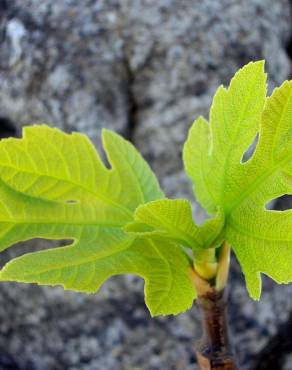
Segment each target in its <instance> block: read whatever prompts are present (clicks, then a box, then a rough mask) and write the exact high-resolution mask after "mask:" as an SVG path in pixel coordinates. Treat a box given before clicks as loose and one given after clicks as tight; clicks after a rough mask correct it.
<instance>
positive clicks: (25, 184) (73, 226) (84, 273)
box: [0, 126, 195, 315]
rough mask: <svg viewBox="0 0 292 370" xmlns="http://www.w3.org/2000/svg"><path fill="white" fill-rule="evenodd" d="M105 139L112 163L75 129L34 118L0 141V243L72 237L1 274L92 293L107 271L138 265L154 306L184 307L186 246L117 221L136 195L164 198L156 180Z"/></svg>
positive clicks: (126, 146) (187, 297)
mask: <svg viewBox="0 0 292 370" xmlns="http://www.w3.org/2000/svg"><path fill="white" fill-rule="evenodd" d="M103 146H104V149H105V152H106V154H107V157H108V161H109V163H110V165H111V168H110V169H109V168H107V167H105V165H104V164H103V162H102V161H101V159H100V157H99V156H98V154H97V152H96V151H95V149H94V147H93V145H92V144H91V142H90V141H89V140H88V139H87V138H86V137H85V136H84V135H81V134H78V133H74V134H71V135H67V134H64V133H62V132H61V131H59V130H57V129H52V128H49V127H47V126H31V127H26V128H24V134H23V139H21V140H19V139H6V140H2V141H1V142H0V178H1V180H0V250H4V249H6V248H8V247H10V246H11V245H13V244H15V243H17V242H19V241H25V240H30V239H32V238H46V239H57V240H58V239H59V240H65V239H71V240H73V242H72V244H71V245H69V246H64V247H59V248H54V249H49V250H44V251H40V252H36V253H29V254H25V255H23V256H21V257H18V258H15V259H14V260H12V261H10V262H9V263H8V264H6V265H5V266H4V268H3V269H2V271H1V272H0V279H1V280H2V281H18V282H26V283H38V284H48V285H57V284H60V285H63V286H64V288H66V289H73V290H75V291H81V292H87V293H93V292H96V291H97V290H98V288H99V287H100V286H101V285H102V284H103V283H104V282H105V281H106V280H107V279H108V278H110V277H111V276H113V275H117V274H125V273H129V274H136V275H138V276H141V277H142V278H144V279H145V300H146V304H147V306H148V308H149V310H150V312H151V314H152V315H158V314H177V313H179V312H182V311H185V310H186V309H188V308H189V307H190V306H191V305H192V302H193V299H194V298H195V291H194V288H193V286H192V284H191V282H190V279H189V277H188V272H189V269H190V262H189V258H188V257H187V256H186V254H185V253H184V251H183V250H182V248H181V247H180V246H179V245H177V244H176V243H175V242H173V243H171V242H168V241H166V240H164V239H163V238H159V237H158V236H157V237H152V238H151V239H150V238H145V237H143V236H136V235H133V234H129V233H126V232H125V231H124V230H123V228H124V227H125V225H126V224H127V223H129V222H131V221H133V213H134V211H135V209H136V208H137V206H138V205H141V204H144V203H146V202H149V201H154V200H156V199H160V198H163V193H162V191H161V190H160V188H159V185H158V183H157V180H156V179H155V177H154V175H153V173H152V172H151V170H150V168H149V166H148V165H147V164H146V163H145V161H144V160H143V159H142V157H141V156H140V155H139V154H138V152H137V151H136V150H135V149H134V147H133V146H132V145H131V144H130V143H129V142H127V141H126V140H124V139H122V138H121V137H120V136H118V135H117V134H114V133H113V132H110V131H104V132H103Z"/></svg>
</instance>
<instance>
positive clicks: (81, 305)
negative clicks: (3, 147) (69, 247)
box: [0, 0, 292, 370]
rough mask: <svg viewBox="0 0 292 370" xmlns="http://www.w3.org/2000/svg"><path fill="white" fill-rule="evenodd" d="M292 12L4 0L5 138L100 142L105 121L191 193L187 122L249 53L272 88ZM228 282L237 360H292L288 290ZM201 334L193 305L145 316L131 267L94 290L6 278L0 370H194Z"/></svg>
mask: <svg viewBox="0 0 292 370" xmlns="http://www.w3.org/2000/svg"><path fill="white" fill-rule="evenodd" d="M291 11H292V3H291V2H290V1H288V0H277V1H275V0H58V1H53V0H42V1H39V0H0V136H1V137H7V136H18V135H20V132H21V127H22V126H23V125H26V124H31V123H47V124H49V125H52V126H58V127H61V128H62V129H64V130H66V131H71V130H75V131H80V132H84V133H86V134H88V135H89V136H90V138H91V139H92V140H93V141H94V142H95V144H97V145H98V143H99V137H100V130H101V128H102V127H107V128H111V129H114V130H116V131H118V132H119V133H121V134H123V135H124V136H125V137H127V138H128V139H130V140H131V141H132V142H133V143H135V145H136V146H137V147H138V148H139V149H140V151H142V153H143V155H144V156H145V158H146V159H147V160H148V161H149V162H150V164H151V166H152V168H153V169H154V171H155V172H156V174H157V175H158V177H159V180H160V182H161V184H162V186H163V188H164V190H165V191H166V193H167V194H168V195H169V196H176V197H182V196H190V197H192V194H191V190H190V183H189V182H188V180H187V178H186V176H185V175H184V174H183V172H182V162H181V150H182V143H183V142H184V140H185V138H186V134H187V131H188V129H189V127H190V125H191V124H192V121H193V120H194V118H195V117H197V116H198V115H199V114H203V115H205V116H207V112H208V109H209V106H210V103H211V99H212V95H213V93H214V91H215V89H216V88H217V87H218V86H219V85H220V84H222V83H223V84H227V83H228V81H229V79H230V78H231V76H232V75H233V73H234V72H235V71H236V70H237V69H238V68H239V67H240V66H242V65H243V64H245V63H247V62H249V61H250V60H257V59H262V58H264V59H266V68H267V71H268V73H269V78H270V80H269V86H270V89H272V88H273V87H275V86H276V85H279V84H280V83H281V82H282V81H283V80H285V79H288V78H290V77H291V65H292V64H291V54H292V48H291V40H292V24H291ZM288 202H289V198H286V199H282V200H280V201H279V202H278V205H276V206H278V207H281V208H287V207H288V208H289V207H290V205H289V203H288ZM194 205H195V208H196V209H197V212H196V213H197V218H198V219H201V218H202V211H201V210H200V208H199V207H198V206H197V205H196V204H195V203H194ZM39 244H40V242H39V241H36V242H33V243H31V244H30V246H27V245H26V246H25V247H24V246H19V247H18V248H17V247H16V248H15V249H13V251H12V250H11V251H9V252H8V253H6V254H4V256H2V260H1V261H2V264H3V263H4V262H5V261H7V259H8V258H10V257H11V256H12V255H14V254H15V253H16V254H17V253H18V254H19V253H23V250H24V249H25V251H27V250H29V248H34V247H36V246H37V245H39ZM41 244H42V245H43V246H48V243H45V242H41ZM230 290H231V298H230V299H231V305H230V325H231V331H232V334H233V341H234V346H235V348H236V350H237V354H238V360H239V363H240V365H241V369H242V370H263V369H265V370H267V369H271V370H281V369H282V370H291V369H292V356H291V353H292V319H291V317H290V319H289V312H290V311H291V310H292V298H291V297H292V287H291V286H290V287H289V286H276V285H275V284H274V283H273V282H272V281H270V280H269V279H264V290H263V296H262V300H261V302H253V301H251V300H250V299H249V298H248V296H247V293H246V290H245V287H244V281H243V277H242V275H241V272H240V269H239V267H238V265H237V262H236V261H235V260H234V261H233V263H232V271H231V278H230ZM289 320H290V321H289ZM199 334H200V327H199V320H198V313H197V311H196V308H194V309H192V310H191V311H190V312H188V313H186V314H183V315H180V316H178V317H164V318H157V319H150V316H149V314H148V312H147V311H146V309H145V306H144V303H143V284H142V282H141V281H140V280H139V279H136V278H134V277H121V278H114V279H112V280H110V281H109V282H108V283H107V284H106V285H105V286H104V287H103V289H102V292H101V293H100V294H99V295H93V296H83V295H80V294H75V293H72V292H63V290H62V289H60V288H45V287H37V286H26V285H17V284H1V286H0V370H2V369H3V370H6V369H14V370H63V369H66V370H67V369H68V370H165V369H168V370H196V369H197V367H196V363H195V357H194V338H195V337H197V336H198V335H199ZM289 354H290V355H289Z"/></svg>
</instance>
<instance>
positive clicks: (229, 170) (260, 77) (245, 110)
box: [184, 62, 266, 213]
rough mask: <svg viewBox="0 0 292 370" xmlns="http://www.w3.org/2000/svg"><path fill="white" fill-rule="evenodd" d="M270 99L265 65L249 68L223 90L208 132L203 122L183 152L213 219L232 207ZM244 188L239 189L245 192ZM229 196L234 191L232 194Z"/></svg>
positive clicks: (217, 97)
mask: <svg viewBox="0 0 292 370" xmlns="http://www.w3.org/2000/svg"><path fill="white" fill-rule="evenodd" d="M265 96H266V74H265V73H264V63H263V62H256V63H249V64H248V65H246V66H245V67H244V68H242V69H241V70H239V71H238V72H237V73H236V74H235V76H234V78H233V79H232V80H231V83H230V87H229V88H228V90H227V89H225V88H224V87H223V86H220V87H219V89H218V90H217V92H216V94H215V96H214V100H213V104H212V107H211V112H210V127H209V125H208V123H207V121H206V120H204V119H203V118H201V117H200V118H199V119H198V120H197V121H195V123H194V125H193V127H192V128H191V130H190V133H189V137H188V140H187V141H186V143H185V146H184V163H185V169H186V172H187V174H188V175H189V176H190V178H191V179H192V181H193V183H194V187H195V192H196V194H197V196H198V200H199V201H200V202H201V204H202V206H203V207H204V208H206V209H207V210H208V211H209V212H210V213H215V212H216V210H217V207H218V205H220V206H222V207H223V208H224V207H225V206H226V205H227V204H228V202H229V201H230V198H229V197H232V191H231V190H233V188H234V186H235V185H237V184H236V177H237V176H238V172H239V171H240V170H241V169H240V167H241V159H242V156H243V153H244V152H245V151H246V150H247V149H248V147H249V146H250V144H251V142H252V141H253V139H254V137H255V136H256V133H257V130H258V127H259V123H260V120H261V114H262V110H263V107H264V103H265ZM241 185H242V184H238V186H239V188H240V189H241ZM229 190H230V191H229Z"/></svg>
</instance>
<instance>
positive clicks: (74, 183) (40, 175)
mask: <svg viewBox="0 0 292 370" xmlns="http://www.w3.org/2000/svg"><path fill="white" fill-rule="evenodd" d="M0 166H1V167H4V168H11V169H13V170H15V171H18V172H21V173H27V174H30V175H34V176H39V177H47V178H51V179H54V180H57V181H62V182H65V183H68V184H70V185H73V186H76V187H78V188H80V189H81V190H82V191H85V192H87V193H89V194H91V195H93V197H94V198H96V199H98V200H101V201H103V202H104V203H107V204H110V205H112V206H114V207H115V208H118V209H120V210H121V211H123V212H125V213H126V214H127V215H128V216H129V217H130V218H131V219H133V214H132V212H131V211H130V210H129V209H128V208H126V207H124V206H122V205H120V204H119V203H117V202H115V201H113V200H111V199H109V198H107V197H105V196H104V194H101V193H97V192H94V191H92V190H90V189H88V188H86V187H84V186H83V185H82V184H80V183H76V182H74V181H72V180H69V179H62V178H59V177H57V176H53V175H46V174H42V173H40V172H38V171H35V172H33V171H28V170H24V169H19V168H17V167H16V166H12V165H3V164H0ZM4 181H5V180H4ZM8 181H9V180H8ZM13 188H14V187H13ZM19 191H20V192H21V190H19ZM31 196H33V197H34V198H37V199H46V198H42V197H41V196H39V197H38V196H34V195H31ZM46 200H47V199H46Z"/></svg>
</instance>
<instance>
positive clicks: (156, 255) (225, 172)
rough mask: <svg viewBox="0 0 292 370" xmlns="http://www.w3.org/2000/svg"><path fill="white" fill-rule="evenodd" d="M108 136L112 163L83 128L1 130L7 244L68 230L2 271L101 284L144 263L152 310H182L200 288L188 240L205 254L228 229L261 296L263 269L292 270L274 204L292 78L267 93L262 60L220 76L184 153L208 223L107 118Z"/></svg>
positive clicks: (0, 234)
mask: <svg viewBox="0 0 292 370" xmlns="http://www.w3.org/2000/svg"><path fill="white" fill-rule="evenodd" d="M257 135H258V137H259V140H258V143H257V145H256V149H255V151H254V153H253V155H252V156H251V158H249V159H248V160H247V161H244V160H243V158H244V154H245V153H246V151H247V150H248V148H249V147H250V145H251V143H252V142H253V141H254V139H255V137H256V136H257ZM103 147H104V150H105V153H106V155H107V159H108V162H109V163H110V166H111V167H110V168H107V167H106V166H105V165H104V163H103V162H102V160H101V159H100V157H99V155H98V154H97V152H96V150H95V148H94V147H93V145H92V144H91V142H90V141H89V140H88V139H87V138H86V136H84V135H81V134H78V133H74V134H71V135H67V134H64V133H62V132H61V131H59V130H57V129H52V128H48V127H47V126H31V127H27V128H25V129H24V134H23V139H20V140H19V139H5V140H2V141H1V142H0V250H4V249H6V248H8V247H10V246H11V245H13V244H15V243H17V242H18V241H24V240H30V239H32V238H36V237H38V238H39V237H40V238H46V239H58V240H64V239H71V240H72V244H71V245H69V246H64V247H60V248H54V249H49V250H45V251H41V252H36V253H31V254H25V255H23V256H21V257H18V258H15V259H14V260H12V261H10V262H9V263H8V264H6V265H5V266H4V268H3V269H2V271H1V272H0V280H3V281H5V280H6V281H19V282H29V283H30V282H35V283H38V284H49V285H56V284H61V285H63V286H64V288H66V289H73V290H76V291H82V292H88V293H93V292H95V291H97V290H98V288H99V287H100V286H101V285H102V284H103V283H104V282H105V281H106V280H107V279H108V278H110V277H111V276H113V275H117V274H124V273H130V274H136V275H138V276H141V277H142V278H144V279H145V300H146V304H147V306H148V308H149V310H150V312H151V314H152V315H158V314H177V313H180V312H183V311H185V310H187V309H188V308H189V307H191V305H192V302H193V300H194V298H195V297H196V292H195V290H194V288H193V286H192V283H191V281H190V279H189V272H190V269H191V263H192V261H190V258H189V257H188V255H187V254H186V253H185V250H184V248H185V247H187V248H190V249H192V250H193V252H194V255H195V256H197V255H200V252H202V251H204V249H206V248H217V247H219V246H220V245H221V244H222V241H224V240H226V241H227V242H228V243H229V244H230V245H231V246H232V247H233V250H234V251H235V254H236V256H237V258H238V260H239V262H240V264H241V267H242V270H243V272H244V274H245V278H246V282H247V288H248V291H249V293H250V295H251V297H253V298H254V299H259V297H260V294H261V276H260V275H261V273H264V274H266V275H268V276H270V277H271V278H273V279H274V280H275V281H276V282H278V283H289V282H291V281H292V268H291V266H292V231H291V230H292V228H291V225H292V211H291V210H288V211H282V212H280V211H271V210H267V209H266V204H267V203H268V202H269V201H271V200H272V199H275V198H277V197H279V196H281V195H284V194H292V82H288V81H286V82H284V83H283V85H282V86H281V87H280V88H278V89H275V90H274V92H273V94H272V95H271V96H270V97H269V98H266V75H265V73H264V63H263V62H254V63H249V64H248V65H246V66H245V67H243V68H242V69H241V70H239V71H238V72H237V73H236V74H235V76H234V78H233V79H232V80H231V83H230V86H229V88H228V89H226V88H224V87H222V86H221V87H219V89H218V90H217V92H216V94H215V97H214V100H213V104H212V107H211V111H210V117H209V122H208V121H207V120H206V119H204V118H203V117H199V118H198V119H197V120H196V121H195V122H194V124H193V126H192V127H191V129H190V131H189V135H188V139H187V141H186V143H185V145H184V150H183V159H184V165H185V169H186V172H187V174H188V176H189V177H190V178H191V180H192V182H193V185H194V191H195V194H196V198H197V199H198V201H199V202H200V203H201V204H202V206H203V207H204V208H205V209H206V210H207V212H208V213H209V215H210V216H211V217H212V218H211V219H209V220H208V221H207V222H206V223H205V224H204V225H203V226H202V227H199V226H197V225H196V224H195V222H194V220H193V216H192V208H191V205H190V203H189V202H188V201H187V200H184V199H177V200H170V199H165V198H164V195H163V193H162V191H161V190H160V187H159V185H158V182H157V180H156V178H155V177H154V175H153V173H152V172H151V170H150V168H149V166H148V165H147V164H146V163H145V161H144V160H143V158H142V157H141V156H140V155H139V153H138V152H137V151H136V150H135V148H134V147H133V146H132V145H131V144H130V143H129V142H127V141H126V140H124V139H122V138H121V137H120V136H119V135H117V134H114V133H113V132H110V131H106V130H105V131H104V132H103Z"/></svg>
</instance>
